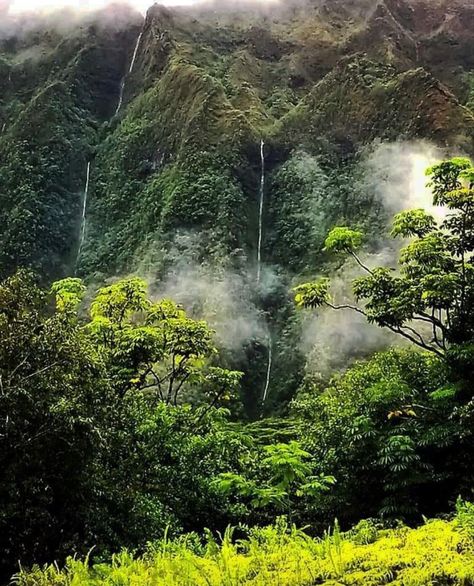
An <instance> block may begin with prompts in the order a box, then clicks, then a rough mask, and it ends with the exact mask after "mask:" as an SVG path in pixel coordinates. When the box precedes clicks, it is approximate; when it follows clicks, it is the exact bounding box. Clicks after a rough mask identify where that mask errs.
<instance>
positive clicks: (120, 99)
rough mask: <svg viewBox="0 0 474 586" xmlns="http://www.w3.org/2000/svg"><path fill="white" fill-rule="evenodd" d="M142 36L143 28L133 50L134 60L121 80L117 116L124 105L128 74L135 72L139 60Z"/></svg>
mask: <svg viewBox="0 0 474 586" xmlns="http://www.w3.org/2000/svg"><path fill="white" fill-rule="evenodd" d="M142 38H143V30H142V31H141V32H140V34H139V35H138V38H137V42H136V43H135V49H134V50H133V56H132V61H131V62H130V67H129V69H128V73H127V74H126V75H124V76H123V78H122V81H121V82H120V95H119V101H118V104H117V108H116V110H115V116H117V114H118V113H119V112H120V109H121V107H122V104H123V94H124V91H125V82H126V79H127V75H130V74H131V73H133V69H134V67H135V61H136V60H137V55H138V49H139V48H140V43H141V42H142Z"/></svg>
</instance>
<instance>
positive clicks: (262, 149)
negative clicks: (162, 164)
mask: <svg viewBox="0 0 474 586" xmlns="http://www.w3.org/2000/svg"><path fill="white" fill-rule="evenodd" d="M264 207H265V142H264V140H263V139H262V140H261V141H260V203H259V213H258V246H257V285H260V281H261V278H262V244H263V211H264ZM266 348H267V357H268V362H267V373H266V377H265V386H264V388H263V396H262V408H265V403H266V401H267V397H268V390H269V388H270V383H271V374H272V361H273V344H272V338H271V335H270V334H268V336H267V339H266Z"/></svg>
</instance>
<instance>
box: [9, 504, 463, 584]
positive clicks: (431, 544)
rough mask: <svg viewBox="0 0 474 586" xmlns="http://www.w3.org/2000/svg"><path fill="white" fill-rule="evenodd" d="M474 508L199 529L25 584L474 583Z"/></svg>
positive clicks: (28, 578)
mask: <svg viewBox="0 0 474 586" xmlns="http://www.w3.org/2000/svg"><path fill="white" fill-rule="evenodd" d="M473 527H474V507H473V506H472V505H468V504H467V505H461V506H460V508H459V511H458V515H457V516H456V517H455V518H454V519H453V520H451V521H446V520H432V521H428V522H426V524H425V525H423V526H421V527H419V528H416V529H410V528H407V527H400V528H397V529H390V530H380V529H378V528H377V526H376V525H375V524H374V523H372V522H370V521H363V522H361V523H359V525H358V526H357V527H356V528H355V529H354V530H353V531H351V532H349V533H346V534H342V533H340V531H339V530H338V527H337V524H336V527H335V529H334V530H333V531H332V532H330V533H328V534H326V535H325V536H324V538H322V539H313V538H311V537H309V536H308V535H307V534H305V533H304V532H303V531H301V530H298V529H296V528H295V527H290V526H289V525H288V524H287V523H286V522H285V521H284V520H283V519H280V520H278V521H277V523H276V524H275V525H274V526H271V527H266V528H263V529H252V530H249V531H248V534H247V536H246V537H245V539H240V540H239V539H235V538H234V531H233V530H232V529H229V530H228V531H227V532H226V533H225V535H224V536H223V537H222V538H221V539H219V540H218V541H216V540H214V539H213V538H208V540H207V541H206V543H205V544H202V543H201V542H200V540H199V539H198V537H197V536H196V535H188V536H184V537H182V538H180V539H178V540H175V541H168V540H166V539H165V540H163V541H161V542H159V543H156V544H154V545H150V547H149V551H148V552H147V553H146V554H145V555H144V556H142V557H135V556H133V555H132V554H131V553H129V552H127V551H123V552H121V553H120V554H117V555H115V556H114V557H113V559H112V561H111V563H109V564H95V565H93V564H90V563H89V561H88V560H87V559H86V560H84V561H80V560H77V559H74V558H70V559H68V560H67V562H66V565H65V567H64V568H63V569H60V568H59V567H58V566H57V565H55V564H53V565H50V566H47V567H44V568H39V567H35V568H32V569H31V570H30V571H26V570H22V571H21V572H20V573H19V574H18V575H17V576H15V577H14V579H13V583H14V584H17V585H19V586H79V585H81V586H82V585H84V586H99V585H104V586H161V585H163V586H165V585H166V586H178V585H179V586H240V585H252V586H260V585H267V584H268V585H272V586H303V585H304V586H306V585H307V586H309V585H316V584H325V585H327V586H329V585H332V586H336V585H361V586H362V585H363V586H379V585H382V584H392V585H398V586H402V585H403V586H419V585H432V586H435V585H437V586H444V585H446V586H447V585H448V584H449V585H463V586H467V585H470V584H474V531H473Z"/></svg>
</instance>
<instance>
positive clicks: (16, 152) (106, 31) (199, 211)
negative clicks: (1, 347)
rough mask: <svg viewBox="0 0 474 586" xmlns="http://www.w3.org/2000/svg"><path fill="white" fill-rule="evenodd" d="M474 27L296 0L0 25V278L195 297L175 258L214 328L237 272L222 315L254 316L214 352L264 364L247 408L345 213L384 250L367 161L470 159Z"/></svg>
mask: <svg viewBox="0 0 474 586" xmlns="http://www.w3.org/2000/svg"><path fill="white" fill-rule="evenodd" d="M473 21H474V9H473V7H472V6H471V4H470V3H469V2H467V1H463V0H457V1H456V2H452V1H448V0H446V1H443V0H437V1H436V2H433V1H431V0H430V1H428V0H380V1H377V2H376V3H374V2H372V1H370V2H369V1H367V0H352V1H351V2H347V1H342V0H341V1H333V0H331V1H324V0H318V1H315V0H305V1H303V0H293V1H291V2H285V3H284V4H282V5H280V4H277V5H272V6H268V7H260V8H258V7H256V6H255V5H252V4H246V5H243V6H239V8H237V7H236V6H233V5H232V4H229V5H228V6H227V5H225V6H224V7H223V6H221V4H220V3H212V2H210V3H205V4H203V5H197V6H195V7H187V8H174V9H171V8H165V7H162V6H159V5H155V6H153V7H152V8H150V10H149V11H148V13H147V15H146V18H145V19H143V18H142V17H141V15H139V14H136V13H133V12H132V11H131V10H130V9H128V8H126V7H124V8H122V9H120V11H119V12H118V13H113V12H108V11H107V10H106V11H103V12H102V13H99V14H96V15H95V16H94V17H93V18H92V17H90V16H89V17H88V18H87V19H85V20H83V21H81V22H79V23H77V24H76V25H72V26H70V27H63V26H61V27H60V26H58V25H56V24H54V22H52V21H38V22H36V23H28V26H25V25H24V23H23V26H22V27H20V26H19V25H18V24H17V26H16V27H14V26H13V25H12V26H11V27H10V28H8V26H7V25H4V28H5V29H6V30H5V31H4V32H3V33H2V40H1V44H0V48H1V49H0V50H1V57H0V80H1V85H2V88H3V89H2V93H1V96H0V99H1V101H0V122H1V124H2V127H3V132H2V134H1V135H0V157H1V160H2V165H1V168H0V193H1V194H2V206H1V214H2V222H1V225H2V229H1V231H0V250H1V254H0V272H1V274H2V275H3V276H6V275H9V274H11V272H12V271H13V270H14V269H15V268H17V267H19V266H25V265H26V266H31V267H33V268H34V269H35V270H38V271H39V272H40V274H41V275H43V277H44V278H45V280H49V279H51V278H57V277H61V276H64V275H68V274H74V273H76V272H77V274H79V275H81V276H83V277H85V278H86V280H88V281H89V282H94V283H97V282H99V283H101V282H103V281H104V280H106V279H108V278H110V277H116V276H120V275H126V274H132V273H139V274H141V275H144V276H146V277H147V279H148V280H149V281H150V282H151V283H154V284H155V286H156V289H157V291H162V290H163V289H164V290H165V291H166V290H167V288H169V287H170V286H171V287H172V288H173V291H174V293H175V294H176V295H177V297H178V299H179V300H181V301H183V302H185V303H186V291H185V289H186V286H185V285H184V284H183V283H182V282H181V281H182V280H183V279H182V278H181V276H182V275H181V273H182V271H181V272H180V271H179V270H176V262H175V261H176V258H179V259H180V262H181V266H185V267H186V271H188V272H189V270H190V268H191V267H193V268H196V266H197V267H201V268H199V270H198V273H199V276H196V279H199V280H200V282H202V281H203V280H205V281H206V282H207V283H209V287H207V288H206V287H204V286H203V287H202V289H203V291H202V294H201V296H204V298H203V299H201V300H200V302H199V303H200V304H201V306H202V305H203V304H204V305H206V303H207V305H209V307H210V308H208V309H207V313H205V317H208V314H209V313H210V314H211V315H212V314H214V313H215V312H216V307H215V306H216V304H220V305H222V300H221V299H218V300H215V299H211V300H209V293H208V290H209V288H211V285H212V288H214V289H215V283H216V282H217V283H220V284H221V285H222V283H223V282H225V280H226V279H228V278H229V273H230V274H231V278H232V279H234V280H235V279H237V280H238V281H239V282H240V283H241V285H240V288H241V291H242V295H241V296H240V297H241V298H240V299H238V300H237V301H236V300H235V299H234V298H232V299H231V300H230V301H229V300H228V299H227V300H226V302H227V304H228V305H229V304H230V305H231V306H232V308H231V309H230V313H231V314H232V316H233V317H234V318H235V319H237V316H238V314H239V313H241V311H242V308H241V306H242V304H243V305H244V306H246V307H247V308H250V313H251V316H250V317H249V319H248V320H247V321H251V322H252V327H250V328H247V330H249V329H250V332H247V333H245V334H244V333H242V332H241V331H239V332H237V333H236V337H237V338H238V339H239V340H240V339H241V338H242V340H241V343H240V348H239V351H238V352H235V344H230V346H231V347H230V349H229V347H228V346H229V344H227V346H226V342H225V341H223V340H221V345H223V346H224V348H225V349H226V350H229V352H228V354H229V358H228V359H229V361H230V362H231V363H232V364H233V365H234V366H238V367H239V368H243V369H244V370H245V371H247V372H249V371H250V370H253V371H254V372H256V374H255V375H254V376H256V379H254V378H249V379H246V381H247V382H246V387H247V391H245V392H244V396H245V397H246V399H245V400H246V403H247V405H248V409H250V411H249V412H250V413H253V412H254V411H255V409H256V408H257V407H256V405H257V404H258V400H259V399H258V395H259V393H260V392H261V391H256V390H255V389H256V383H257V387H259V388H263V386H264V384H265V377H266V375H267V373H266V368H267V361H268V358H269V357H268V356H267V355H268V353H269V348H268V339H272V340H273V343H274V346H275V347H274V350H275V353H277V354H279V352H280V350H279V346H280V345H284V342H283V341H282V340H288V339H296V338H298V337H299V336H300V326H299V325H298V324H296V323H295V319H294V318H293V317H292V309H291V307H289V306H288V300H287V294H286V291H287V289H288V286H289V284H290V283H291V282H292V281H294V280H295V279H296V280H298V279H299V278H301V276H302V275H304V274H308V273H314V272H315V271H317V270H321V269H322V268H323V267H324V266H325V262H326V261H325V259H324V255H323V254H322V252H321V248H322V241H323V239H324V235H325V233H326V232H327V230H328V229H329V228H331V226H332V225H334V224H335V223H336V222H346V221H347V220H348V219H350V220H351V221H352V223H354V222H353V221H354V219H355V222H356V224H358V225H360V226H362V227H363V226H366V227H369V229H370V231H371V233H372V238H373V241H374V242H375V241H376V240H377V238H378V236H379V235H380V234H381V233H382V231H383V230H384V229H385V220H384V214H385V211H384V210H383V209H381V208H380V203H379V202H377V198H376V196H375V195H374V193H372V192H371V191H370V190H368V189H367V187H366V186H364V185H363V184H361V183H360V176H361V165H363V161H364V157H366V155H364V154H363V153H366V152H367V149H370V148H373V147H372V145H373V144H374V141H400V140H404V141H413V140H428V141H430V142H431V143H432V144H433V145H437V146H438V147H442V148H443V149H447V150H448V151H450V152H463V153H467V154H469V153H472V152H473V150H474V146H473V140H474V114H473V112H472V110H471V109H470V108H469V104H472V94H471V93H470V92H471V91H472V89H471V88H472V83H473V82H472V79H473V77H472V69H473V67H474V57H473V54H472V51H471V46H472V25H473ZM261 140H263V141H264V142H265V146H264V151H263V154H264V160H263V163H264V167H265V177H264V201H263V207H262V210H261V211H262V215H261V217H259V215H260V184H261V179H262V173H261V172H262V161H261V156H260V155H261V152H260V150H261V149H260V142H261ZM301 161H305V179H304V180H303V183H304V184H302V183H301V181H302V175H301V172H299V171H298V172H297V173H295V171H294V169H295V168H297V167H298V165H299V166H300V168H301V165H302V164H303V163H302V162H301ZM308 165H309V166H308ZM88 170H89V171H88ZM306 171H307V172H306ZM296 175H299V176H298V177H296ZM290 177H291V181H290ZM295 185H298V189H296V188H295ZM354 185H356V188H355V189H354ZM322 186H324V189H323V188H322ZM357 186H358V187H357ZM86 187H87V189H86ZM298 190H299V191H298ZM85 191H87V193H86V194H85ZM323 192H324V193H323ZM85 196H86V201H84V199H85ZM308 209H310V210H311V213H310V214H308V213H307V212H308ZM387 217H388V215H387ZM260 221H261V222H262V230H261V233H260V237H259V224H260ZM294 235H297V237H293V236H294ZM259 241H260V242H261V247H262V248H261V255H260V256H261V258H262V259H263V265H262V270H263V280H262V281H261V282H260V283H258V284H257V283H256V277H257V273H258V272H259V269H258V267H257V264H258V257H259V251H258V248H259ZM202 267H205V270H204V273H205V274H204V275H203V274H202V272H203V269H202ZM170 271H171V272H170ZM173 271H174V272H173ZM170 283H171V285H170ZM211 297H212V296H211ZM198 305H199V304H198ZM196 311H198V312H199V310H196ZM219 319H220V318H219ZM219 319H217V320H215V321H216V323H213V324H212V325H214V326H215V327H216V328H217V329H218V330H219V325H220V322H219ZM221 321H222V320H221ZM234 321H235V320H234ZM211 323H212V320H211ZM224 329H226V326H225V325H224ZM280 342H281V343H280ZM237 345H239V343H237ZM286 361H287V358H285V357H284V356H282V355H280V359H279V360H276V361H275V364H280V365H282V366H281V368H282V369H283V371H287V370H288V368H290V370H291V372H293V373H294V379H293V380H292V381H291V382H289V383H288V384H287V383H286V382H283V381H282V382H280V383H278V384H275V385H272V388H271V389H270V390H271V395H272V397H273V399H274V401H275V402H276V404H279V403H281V402H284V401H285V400H286V399H287V398H289V397H291V396H292V394H293V393H294V391H295V388H296V385H297V381H298V380H300V378H301V376H302V370H301V369H302V367H303V366H304V362H305V358H304V356H302V355H299V356H296V357H295V356H294V357H293V358H292V361H296V363H298V364H291V365H290V366H288V364H286ZM275 368H279V367H278V366H276V367H275ZM275 379H276V380H278V379H280V380H281V377H280V376H279V375H278V372H275ZM256 402H257V403H256ZM249 405H250V406H252V405H253V408H251V407H249Z"/></svg>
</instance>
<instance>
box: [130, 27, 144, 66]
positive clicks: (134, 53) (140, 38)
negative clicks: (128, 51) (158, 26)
mask: <svg viewBox="0 0 474 586" xmlns="http://www.w3.org/2000/svg"><path fill="white" fill-rule="evenodd" d="M142 37H143V31H141V33H140V34H139V35H138V39H137V42H136V44H135V49H134V51H133V57H132V62H131V63H130V69H129V70H128V73H133V68H134V67H135V61H136V60H137V55H138V49H139V48H140V43H141V42H142Z"/></svg>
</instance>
